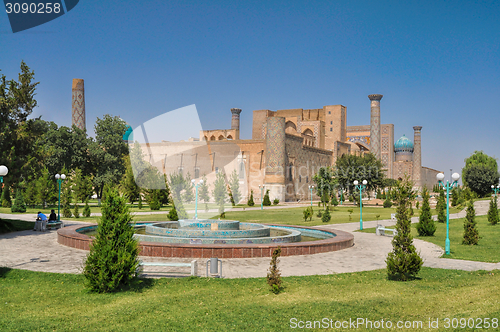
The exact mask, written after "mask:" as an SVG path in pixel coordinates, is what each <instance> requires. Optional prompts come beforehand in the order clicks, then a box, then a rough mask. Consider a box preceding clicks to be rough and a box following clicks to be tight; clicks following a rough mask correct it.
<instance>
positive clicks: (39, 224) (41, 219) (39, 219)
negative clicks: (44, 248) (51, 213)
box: [33, 211, 47, 231]
mask: <svg viewBox="0 0 500 332" xmlns="http://www.w3.org/2000/svg"><path fill="white" fill-rule="evenodd" d="M46 225H47V216H46V215H44V214H43V213H42V212H40V211H39V212H38V214H37V216H36V222H35V228H34V229H33V230H34V231H37V230H38V231H45V228H46Z"/></svg>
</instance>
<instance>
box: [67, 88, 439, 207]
mask: <svg viewBox="0 0 500 332" xmlns="http://www.w3.org/2000/svg"><path fill="white" fill-rule="evenodd" d="M382 97H383V96H382V95H380V94H373V95H369V96H368V98H369V100H370V106H371V107H370V108H371V112H370V124H369V125H362V126H347V108H346V107H345V106H343V105H331V106H324V107H323V108H319V109H286V110H277V111H271V110H257V111H253V126H252V139H240V113H241V109H238V108H232V109H231V129H215V130H201V131H200V134H199V138H190V139H189V140H188V141H179V142H168V141H161V142H158V143H143V144H141V147H142V149H143V154H144V158H145V160H146V161H148V162H150V163H151V164H152V165H154V166H155V167H157V168H158V170H159V171H160V172H162V173H163V174H167V175H169V174H172V173H176V172H180V173H182V174H184V175H187V174H188V173H189V176H190V177H191V178H193V179H201V177H203V176H206V178H207V181H208V183H209V185H210V184H213V182H214V181H215V177H216V174H217V173H219V172H221V171H222V172H223V174H224V176H225V177H226V183H228V180H229V177H230V176H231V175H232V174H233V173H234V172H236V174H237V176H238V179H239V185H240V192H241V194H242V197H243V199H244V200H246V199H247V198H248V196H249V195H250V192H251V191H253V192H254V194H255V198H256V199H257V200H258V197H259V193H260V188H261V186H264V188H265V189H266V190H267V189H269V191H270V198H271V199H274V198H278V199H279V200H280V201H281V202H283V201H296V200H298V199H306V198H308V197H309V186H311V185H313V184H314V182H313V180H312V178H313V176H314V174H316V172H317V171H318V169H319V168H320V167H323V166H332V165H335V162H336V160H337V158H340V157H341V156H342V155H344V154H358V155H362V154H365V153H373V154H374V155H375V157H376V158H378V159H380V160H381V162H382V164H383V165H384V171H385V173H386V176H387V177H388V178H392V179H401V178H403V177H404V176H405V175H408V176H409V177H410V179H411V180H412V181H413V183H414V186H415V188H422V187H424V186H425V187H427V188H432V186H433V185H434V184H435V183H436V174H437V173H439V171H437V170H435V169H431V168H428V167H422V148H421V130H422V127H420V126H415V127H413V131H414V132H413V142H412V141H411V140H410V139H408V138H407V137H405V136H404V135H403V137H401V138H400V139H399V140H397V141H396V143H394V125H393V124H381V121H380V101H381V99H382ZM72 119H73V121H72V122H73V124H75V125H76V126H77V127H79V128H81V129H83V130H84V129H85V92H84V84H83V80H82V79H74V80H73V89H72ZM130 132H131V130H130V131H128V132H127V134H126V135H127V139H128V134H130ZM124 138H125V137H124ZM130 138H132V137H130ZM129 143H132V140H129ZM359 180H362V179H359ZM212 186H213V185H212ZM210 190H212V188H210Z"/></svg>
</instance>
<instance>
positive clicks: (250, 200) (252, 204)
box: [247, 190, 255, 206]
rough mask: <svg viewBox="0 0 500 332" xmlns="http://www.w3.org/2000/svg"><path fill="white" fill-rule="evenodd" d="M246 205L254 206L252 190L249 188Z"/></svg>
mask: <svg viewBox="0 0 500 332" xmlns="http://www.w3.org/2000/svg"><path fill="white" fill-rule="evenodd" d="M247 205H248V206H254V205H255V202H254V201H253V190H250V198H249V199H248V202H247Z"/></svg>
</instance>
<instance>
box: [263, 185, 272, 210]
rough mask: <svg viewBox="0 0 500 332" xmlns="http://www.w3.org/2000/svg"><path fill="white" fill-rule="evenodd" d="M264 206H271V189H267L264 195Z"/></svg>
mask: <svg viewBox="0 0 500 332" xmlns="http://www.w3.org/2000/svg"><path fill="white" fill-rule="evenodd" d="M262 204H263V205H264V206H271V200H270V199H269V189H268V190H266V194H265V195H264V201H263V202H262Z"/></svg>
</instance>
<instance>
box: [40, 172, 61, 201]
mask: <svg viewBox="0 0 500 332" xmlns="http://www.w3.org/2000/svg"><path fill="white" fill-rule="evenodd" d="M64 171H65V170H64V169H63V172H61V173H62V174H64ZM64 182H65V181H63V182H62V185H63V186H64V184H65V183H64ZM36 188H37V200H38V202H39V203H40V204H41V205H42V206H43V207H45V206H46V205H47V203H48V204H54V203H56V202H57V201H58V199H59V187H58V184H57V182H56V179H55V178H54V175H52V176H51V174H50V173H49V170H48V169H47V168H44V169H43V170H42V172H41V175H40V177H39V178H38V179H37V181H36Z"/></svg>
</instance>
